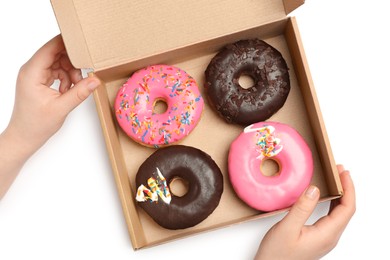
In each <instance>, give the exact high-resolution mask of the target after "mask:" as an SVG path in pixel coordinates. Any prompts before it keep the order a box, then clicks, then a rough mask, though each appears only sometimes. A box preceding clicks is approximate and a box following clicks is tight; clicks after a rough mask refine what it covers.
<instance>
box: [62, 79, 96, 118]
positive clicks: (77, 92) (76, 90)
mask: <svg viewBox="0 0 390 260" xmlns="http://www.w3.org/2000/svg"><path fill="white" fill-rule="evenodd" d="M99 85H100V81H99V79H98V78H96V77H89V78H85V79H83V80H80V81H79V82H78V83H77V84H75V85H74V86H73V87H72V88H71V89H69V90H68V91H67V92H66V93H65V94H63V95H61V96H60V98H59V99H60V102H59V104H60V105H61V110H62V111H64V112H65V113H66V114H68V113H69V112H71V111H72V110H73V109H74V108H76V107H77V106H78V105H80V104H81V103H82V102H83V101H84V100H85V99H87V97H88V96H89V95H90V94H91V93H92V92H93V91H94V90H95V89H96V88H97V87H98V86H99Z"/></svg>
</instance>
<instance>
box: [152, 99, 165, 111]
mask: <svg viewBox="0 0 390 260" xmlns="http://www.w3.org/2000/svg"><path fill="white" fill-rule="evenodd" d="M167 110H168V104H167V101H165V99H163V98H158V99H156V100H155V101H154V103H153V114H164V113H165V112H166V111H167Z"/></svg>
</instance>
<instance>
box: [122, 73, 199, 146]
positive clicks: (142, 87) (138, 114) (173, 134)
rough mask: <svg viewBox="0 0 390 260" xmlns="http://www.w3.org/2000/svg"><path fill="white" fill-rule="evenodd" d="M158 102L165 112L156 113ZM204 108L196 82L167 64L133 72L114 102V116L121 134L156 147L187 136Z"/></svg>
mask: <svg viewBox="0 0 390 260" xmlns="http://www.w3.org/2000/svg"><path fill="white" fill-rule="evenodd" d="M158 101H163V102H165V103H166V105H167V109H166V111H165V112H163V113H158V112H155V105H156V102H158ZM203 107H204V102H203V98H202V96H201V94H200V92H199V89H198V86H197V84H196V82H195V80H194V79H193V78H192V77H191V76H190V75H188V74H187V73H186V72H185V71H183V70H181V69H179V68H177V67H173V66H168V65H153V66H148V67H146V68H143V69H141V70H139V71H136V72H135V73H134V74H133V75H132V76H131V77H130V78H129V79H128V80H127V82H126V83H125V84H124V85H123V86H122V87H121V88H120V89H119V91H118V93H117V96H116V99H115V114H116V118H117V121H118V123H119V125H120V127H121V128H122V129H123V131H124V132H125V133H126V134H127V135H128V136H129V137H131V138H132V139H133V140H135V141H136V142H138V143H141V144H143V145H146V146H149V147H155V148H159V147H161V146H166V145H169V144H172V143H175V142H178V141H180V140H181V139H183V138H184V137H185V136H187V135H188V134H189V133H190V132H191V131H192V130H193V129H194V128H195V126H196V125H197V123H198V122H199V120H200V118H201V115H202V111H203Z"/></svg>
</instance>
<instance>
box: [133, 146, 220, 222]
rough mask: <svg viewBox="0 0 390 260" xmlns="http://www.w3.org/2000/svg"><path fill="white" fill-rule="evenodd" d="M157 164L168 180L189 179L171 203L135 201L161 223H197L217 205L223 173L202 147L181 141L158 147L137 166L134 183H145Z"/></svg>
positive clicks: (168, 181)
mask: <svg viewBox="0 0 390 260" xmlns="http://www.w3.org/2000/svg"><path fill="white" fill-rule="evenodd" d="M157 167H158V168H159V170H160V171H161V173H162V175H163V176H164V177H165V179H166V180H167V183H168V185H169V183H170V182H171V181H172V180H173V179H174V178H175V177H179V178H182V179H184V180H186V181H187V182H188V191H187V193H186V194H185V195H184V196H182V197H177V196H175V195H174V194H171V195H172V200H171V202H170V204H166V203H164V202H163V201H161V199H159V201H158V202H150V201H146V202H139V203H138V205H139V206H140V207H142V208H143V209H144V210H145V211H146V213H148V214H149V215H150V216H151V217H152V219H153V220H154V221H155V222H157V223H158V224H159V225H160V226H162V227H164V228H167V229H183V228H188V227H192V226H195V225H197V224H198V223H200V222H202V221H203V220H204V219H206V218H207V217H208V216H209V215H210V214H211V213H212V212H213V211H214V209H215V208H216V207H217V206H218V204H219V201H220V198H221V195H222V192H223V177H222V173H221V170H220V169H219V167H218V165H217V164H216V163H215V162H214V160H213V159H212V158H211V157H210V156H209V155H208V154H206V153H204V152H203V151H201V150H199V149H196V148H193V147H189V146H183V145H172V146H168V147H164V148H160V149H159V150H157V151H156V152H154V153H153V154H152V155H151V156H150V157H149V158H147V159H146V160H145V162H144V163H143V164H142V165H141V166H140V168H139V170H138V173H137V176H136V185H137V187H139V186H140V185H141V184H144V185H146V184H147V180H148V179H149V178H150V177H152V176H153V173H156V168H157Z"/></svg>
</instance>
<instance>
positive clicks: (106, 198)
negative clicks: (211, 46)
mask: <svg viewBox="0 0 390 260" xmlns="http://www.w3.org/2000/svg"><path fill="white" fill-rule="evenodd" d="M387 2H388V1H380V0H376V1H374V0H372V1H359V0H348V1H347V0H344V1H337V0H328V1H313V0H311V1H307V3H306V4H305V5H303V6H302V7H300V8H299V9H298V10H296V11H294V12H293V13H292V15H294V16H296V17H297V19H298V24H299V28H300V31H301V35H302V38H303V43H304V46H305V50H306V54H307V58H308V61H309V64H310V69H311V72H312V76H313V79H314V83H315V86H316V90H317V94H318V99H319V101H320V105H321V109H322V112H323V116H324V119H325V123H326V127H327V130H328V134H329V138H330V141H331V145H332V148H333V152H334V156H335V159H336V161H337V162H338V163H343V164H344V165H345V167H346V168H347V169H349V170H350V171H351V175H352V177H353V179H354V182H355V185H356V190H357V212H356V214H355V216H354V218H353V219H352V221H351V222H350V224H349V226H348V227H347V229H346V230H345V232H344V234H343V236H342V238H341V240H340V241H339V244H338V246H337V247H336V248H335V249H334V250H333V251H332V252H331V253H330V254H328V255H327V256H326V257H325V258H326V259H390V253H389V249H388V241H385V240H384V239H383V238H386V237H388V234H389V232H390V224H389V221H388V218H389V216H388V214H387V213H388V212H389V209H388V204H389V202H388V199H389V198H390V196H389V189H388V187H389V180H390V177H389V174H390V171H389V166H388V162H389V158H388V150H387V148H388V147H389V145H390V141H389V128H388V126H387V125H389V124H388V122H387V121H389V119H388V118H389V115H388V114H389V111H390V98H389V91H388V89H389V88H390V84H389V74H390V66H389V60H390V51H389V46H390V40H389V38H390V37H389V28H388V27H389V25H390V22H389V18H388V17H389V14H388V12H389V4H387V5H386V3H387ZM0 33H1V39H0V88H1V92H0V93H1V94H0V131H2V130H3V129H4V128H5V127H6V126H7V124H8V121H9V118H10V116H11V113H12V108H13V99H14V88H15V79H16V76H17V73H18V70H19V67H20V66H21V65H22V64H23V63H24V62H25V61H26V60H27V59H28V58H30V57H31V55H32V54H33V53H34V52H35V51H36V50H37V49H38V48H39V47H40V46H41V45H42V44H44V43H45V42H46V41H47V40H49V39H50V38H52V37H53V36H55V35H56V34H58V33H59V29H58V26H57V23H56V20H55V17H54V14H53V11H52V9H51V5H50V2H49V1H48V0H47V1H30V0H19V1H2V3H1V4H0ZM27 130H28V129H26V131H27ZM327 207H328V203H323V204H320V205H319V206H318V207H317V209H316V212H315V214H314V216H313V217H312V218H311V220H310V221H311V222H313V221H315V220H316V219H317V218H318V217H320V216H322V215H324V214H326V212H327ZM281 218H282V215H279V216H277V217H270V218H267V219H262V220H257V221H252V222H249V223H244V224H240V225H234V226H231V227H227V228H223V229H220V230H217V231H212V232H207V233H204V234H201V235H196V236H193V237H190V238H185V239H182V240H179V241H175V242H170V243H167V244H164V245H161V246H157V247H154V248H150V249H146V250H141V251H137V252H134V251H133V249H132V247H131V242H130V239H129V237H128V234H127V231H126V225H125V222H124V217H123V215H122V209H121V206H120V203H119V199H118V195H117V191H116V187H115V183H114V180H113V176H112V173H111V167H110V163H109V160H108V156H107V153H106V150H105V144H104V139H103V136H102V133H101V129H100V124H99V119H98V117H97V113H96V111H95V104H94V101H93V99H92V98H89V99H88V100H87V101H86V102H84V103H83V104H82V105H81V106H79V107H78V108H77V109H76V110H74V112H73V113H72V114H71V115H70V116H69V117H68V119H67V121H66V122H65V125H64V126H63V128H62V129H61V130H60V131H59V132H58V133H57V134H56V135H55V136H54V137H53V138H52V139H51V140H50V141H49V142H48V143H47V144H46V145H45V146H44V147H43V148H42V149H41V150H40V151H38V152H37V153H36V154H35V155H34V156H33V157H32V158H31V159H30V160H29V161H28V162H27V164H26V165H25V167H24V168H23V169H22V172H21V173H20V175H19V176H18V178H17V180H16V181H15V182H14V184H13V186H12V187H11V189H10V190H9V192H8V193H7V195H6V196H5V197H4V198H3V200H2V201H1V202H0V259H30V258H33V259H151V258H161V257H166V258H168V257H169V258H170V259H183V258H184V259H202V258H203V259H211V258H212V257H214V258H216V259H222V258H226V259H251V258H252V257H253V255H254V254H255V252H256V250H257V246H258V244H259V242H260V241H261V239H262V237H263V236H264V234H265V232H266V231H267V230H268V229H269V228H270V227H271V226H272V225H273V224H274V223H276V222H277V221H278V220H280V219H281Z"/></svg>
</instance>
